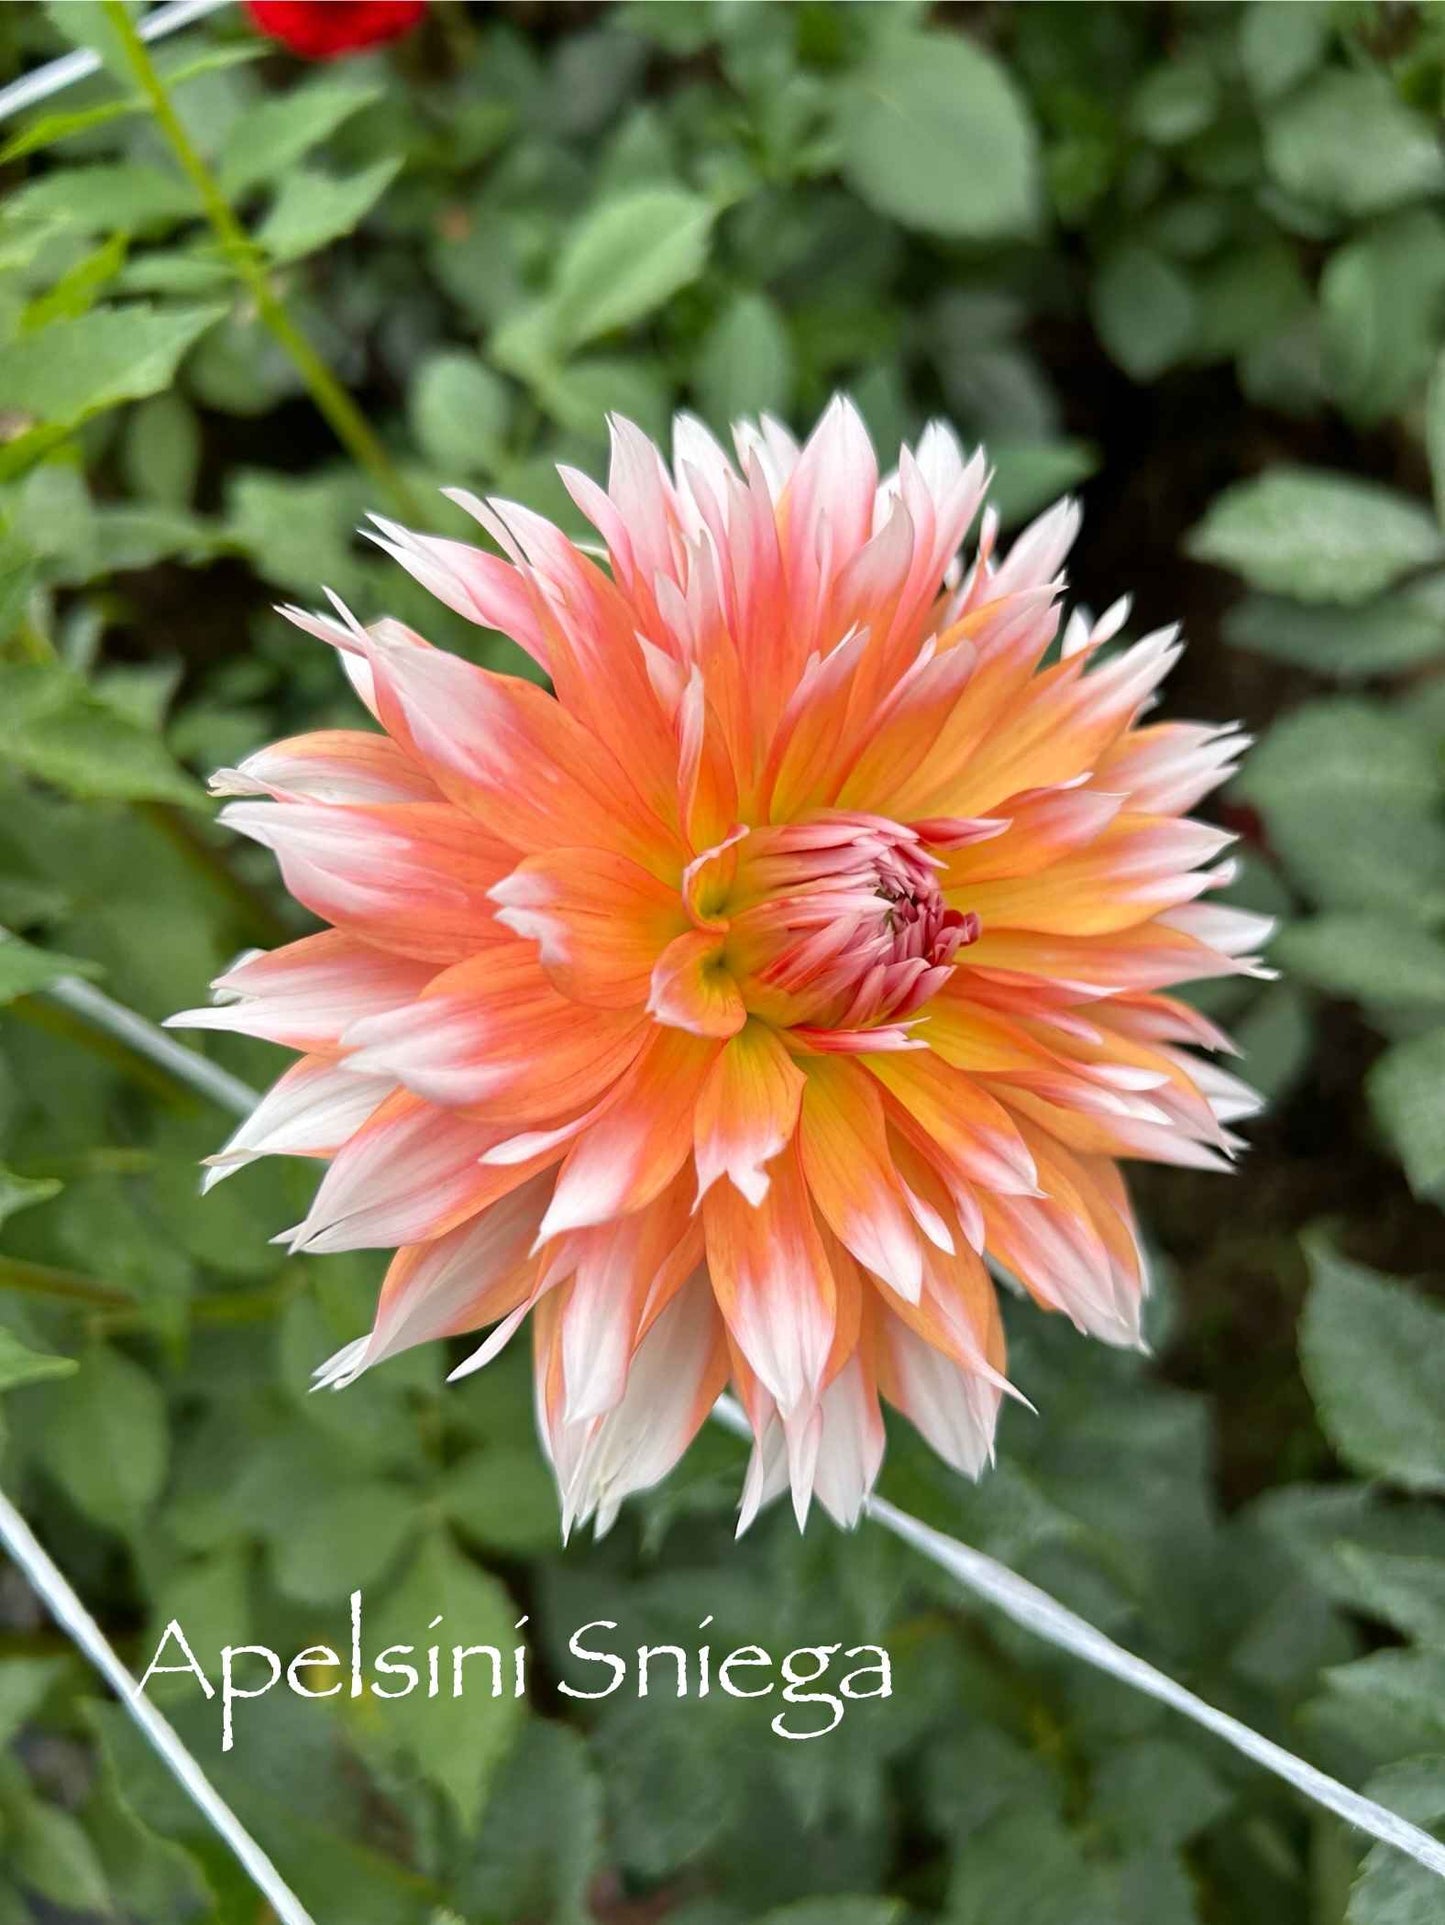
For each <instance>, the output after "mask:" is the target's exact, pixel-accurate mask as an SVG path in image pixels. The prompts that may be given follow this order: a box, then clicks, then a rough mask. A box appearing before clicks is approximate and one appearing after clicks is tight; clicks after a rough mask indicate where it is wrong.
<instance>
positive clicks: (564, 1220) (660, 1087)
mask: <svg viewBox="0 0 1445 1925" xmlns="http://www.w3.org/2000/svg"><path fill="white" fill-rule="evenodd" d="M720 1048H721V1044H719V1043H717V1042H715V1041H713V1040H712V1039H711V1038H708V1037H701V1036H690V1035H688V1033H687V1032H686V1030H681V1029H656V1030H654V1032H653V1034H652V1036H651V1038H650V1039H649V1041H648V1043H647V1045H646V1047H645V1048H644V1050H643V1053H642V1055H641V1056H640V1057H639V1058H638V1059H637V1061H636V1062H635V1063H634V1064H633V1066H632V1068H631V1069H630V1070H629V1071H628V1073H627V1075H626V1077H625V1078H624V1079H623V1081H622V1083H621V1084H620V1085H619V1086H618V1090H617V1094H616V1096H615V1098H614V1099H613V1100H612V1101H611V1102H610V1103H609V1104H608V1105H607V1107H606V1109H605V1110H604V1111H603V1113H602V1115H601V1116H599V1117H598V1119H597V1121H596V1122H594V1123H592V1124H591V1125H589V1127H588V1128H587V1129H586V1130H584V1131H583V1132H582V1134H581V1135H580V1136H579V1137H578V1138H577V1140H576V1142H575V1143H574V1144H573V1146H572V1149H571V1150H570V1151H569V1152H568V1155H567V1160H566V1162H565V1163H564V1164H563V1165H562V1168H561V1171H560V1172H559V1173H558V1177H557V1189H556V1193H555V1194H554V1196H553V1198H552V1205H551V1208H550V1209H549V1210H548V1212H547V1215H546V1218H545V1220H544V1222H543V1224H542V1229H541V1232H540V1235H541V1236H542V1237H543V1238H547V1237H553V1236H557V1235H558V1234H559V1233H560V1232H561V1231H563V1230H577V1229H582V1228H585V1227H586V1226H587V1225H588V1224H592V1223H606V1222H607V1221H608V1219H609V1218H611V1217H616V1216H626V1215H627V1214H628V1213H629V1212H630V1211H632V1210H640V1209H642V1207H643V1206H644V1205H645V1204H648V1203H651V1202H652V1200H653V1198H654V1197H657V1196H660V1195H661V1194H662V1192H663V1191H664V1190H665V1189H666V1188H667V1186H668V1184H669V1183H670V1182H671V1181H672V1179H673V1178H674V1177H675V1176H676V1175H677V1173H678V1171H679V1170H680V1169H681V1168H682V1165H683V1163H684V1161H685V1160H686V1158H687V1155H688V1152H689V1151H690V1150H691V1148H692V1121H693V1111H694V1109H695V1107H696V1104H697V1098H698V1093H699V1091H700V1090H701V1088H702V1085H703V1082H704V1079H705V1078H706V1076H707V1073H708V1071H709V1070H710V1069H711V1067H712V1065H713V1063H714V1061H715V1060H716V1058H717V1053H718V1051H719V1049H720Z"/></svg>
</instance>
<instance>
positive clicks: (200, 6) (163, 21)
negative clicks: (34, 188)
mask: <svg viewBox="0 0 1445 1925" xmlns="http://www.w3.org/2000/svg"><path fill="white" fill-rule="evenodd" d="M230 5H231V0H167V4H166V5H165V6H163V7H153V8H152V9H151V11H150V12H149V13H148V14H147V15H146V17H145V19H144V20H142V21H141V23H140V27H139V29H138V31H139V33H140V37H141V39H142V40H163V39H164V38H165V36H166V35H167V34H168V33H178V32H179V31H180V29H181V28H182V27H189V26H190V24H191V22H192V21H193V20H203V19H204V18H205V16H206V15H207V14H208V13H216V12H218V11H219V10H220V9H221V8H222V7H228V6H230ZM100 67H101V59H100V55H99V54H98V53H93V52H92V51H91V49H90V48H89V47H77V48H76V50H75V52H74V53H67V54H62V55H61V57H60V58H59V60H51V61H49V62H47V64H46V65H45V66H43V67H37V68H35V70H34V72H33V73H28V74H22V75H21V76H20V78H19V79H18V80H12V81H11V83H10V85H9V86H8V87H0V120H9V119H10V117H11V115H12V114H20V113H24V111H25V109H26V108H27V107H37V106H39V104H40V102H41V101H42V100H49V99H50V98H51V96H52V95H54V94H58V93H63V92H64V91H65V89H66V88H67V87H73V86H74V85H75V83H76V81H78V80H86V79H88V78H89V76H90V75H91V74H94V73H99V72H100Z"/></svg>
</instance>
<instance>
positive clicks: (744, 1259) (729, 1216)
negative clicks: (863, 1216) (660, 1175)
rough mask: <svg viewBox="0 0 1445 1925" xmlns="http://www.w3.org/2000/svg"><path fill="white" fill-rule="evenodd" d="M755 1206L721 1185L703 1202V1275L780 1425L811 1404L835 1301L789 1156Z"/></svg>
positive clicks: (823, 1367) (798, 1171)
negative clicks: (781, 1418) (705, 1263)
mask: <svg viewBox="0 0 1445 1925" xmlns="http://www.w3.org/2000/svg"><path fill="white" fill-rule="evenodd" d="M771 1175H772V1181H771V1183H770V1184H769V1185H768V1191H767V1194H766V1196H764V1197H763V1199H762V1200H761V1202H759V1203H756V1204H752V1203H749V1202H747V1201H746V1199H745V1198H744V1197H743V1196H741V1195H740V1194H739V1192H738V1191H737V1190H735V1189H734V1188H733V1187H732V1185H731V1184H729V1183H720V1184H716V1185H715V1186H714V1187H713V1188H712V1189H710V1190H709V1191H708V1193H707V1195H706V1196H705V1197H704V1199H703V1206H702V1207H703V1227H704V1230H705V1231H706V1234H707V1260H708V1272H709V1274H710V1276H711V1277H712V1284H713V1289H714V1290H715V1292H716V1293H717V1300H718V1305H719V1307H720V1308H721V1310H722V1313H723V1317H724V1319H725V1321H726V1323H727V1327H728V1330H729V1332H730V1334H731V1336H732V1338H733V1340H734V1341H735V1343H736V1344H737V1347H738V1349H739V1350H740V1351H741V1352H742V1354H743V1355H744V1357H746V1358H747V1360H748V1362H749V1364H750V1365H751V1366H752V1368H753V1369H754V1370H755V1371H756V1372H757V1375H758V1378H759V1379H760V1381H761V1382H762V1384H763V1386H764V1388H765V1389H766V1390H767V1391H768V1393H769V1395H770V1396H772V1397H773V1398H774V1399H775V1400H776V1402H777V1404H778V1407H779V1409H780V1411H781V1412H782V1413H783V1416H784V1417H785V1418H786V1417H788V1416H790V1415H791V1414H793V1413H794V1412H797V1411H800V1410H802V1409H805V1408H807V1407H809V1406H811V1405H813V1404H815V1403H816V1401H817V1398H818V1394H819V1392H820V1391H821V1390H822V1388H823V1384H824V1381H825V1379H826V1373H827V1367H828V1359H829V1354H830V1352H831V1349H832V1344H833V1330H834V1324H835V1319H836V1315H837V1299H836V1293H835V1288H834V1282H833V1273H832V1271H831V1269H830V1268H829V1266H828V1261H827V1256H826V1254H825V1252H824V1248H823V1240H822V1238H821V1236H820V1235H819V1232H818V1226H817V1224H816V1223H815V1222H814V1221H813V1209H812V1204H811V1202H810V1200H809V1197H808V1188H807V1184H806V1183H805V1182H804V1180H803V1172H802V1166H801V1163H800V1161H799V1158H798V1153H797V1149H796V1147H793V1148H790V1149H788V1150H786V1151H785V1152H784V1153H783V1154H782V1155H781V1156H780V1157H779V1158H778V1159H777V1161H776V1162H775V1163H774V1165H773V1168H772V1172H771Z"/></svg>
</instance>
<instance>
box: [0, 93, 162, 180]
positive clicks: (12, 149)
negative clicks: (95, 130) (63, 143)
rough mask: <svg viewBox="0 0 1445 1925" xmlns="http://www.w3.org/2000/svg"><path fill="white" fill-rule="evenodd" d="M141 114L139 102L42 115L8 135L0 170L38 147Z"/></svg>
mask: <svg viewBox="0 0 1445 1925" xmlns="http://www.w3.org/2000/svg"><path fill="white" fill-rule="evenodd" d="M144 112H145V103H144V101H142V100H139V99H136V100H103V101H101V102H100V103H99V104H98V105H97V106H94V107H78V108H76V109H75V110H74V111H73V112H70V113H64V114H44V115H42V116H41V117H40V119H38V120H32V121H31V122H30V123H29V125H28V126H25V127H22V128H21V130H20V132H19V133H18V134H12V135H11V136H10V138H9V140H7V141H6V143H5V145H4V146H3V147H0V167H8V166H9V165H10V163H11V162H12V161H16V160H23V159H24V158H25V156H26V155H27V154H35V153H38V152H39V151H40V149H41V148H42V147H52V146H54V145H55V143H56V142H57V141H60V140H69V139H70V138H71V137H72V135H75V134H88V133H89V132H90V130H91V128H92V127H104V126H105V125H106V123H107V122H108V121H112V120H124V119H125V118H126V117H127V116H128V115H130V114H139V113H144Z"/></svg>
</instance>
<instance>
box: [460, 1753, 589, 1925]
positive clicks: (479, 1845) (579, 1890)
mask: <svg viewBox="0 0 1445 1925" xmlns="http://www.w3.org/2000/svg"><path fill="white" fill-rule="evenodd" d="M601 1832H602V1793H601V1787H600V1786H599V1784H598V1782H597V1776H596V1772H595V1770H594V1768H593V1766H592V1764H591V1761H590V1760H589V1758H588V1754H587V1746H586V1745H585V1744H584V1742H583V1741H582V1739H581V1738H580V1737H579V1735H578V1734H577V1733H576V1732H575V1731H571V1730H569V1729H568V1728H567V1727H566V1726H565V1725H560V1724H550V1723H543V1722H542V1720H541V1719H539V1718H530V1719H528V1721H527V1723H526V1724H525V1725H524V1726H523V1728H522V1731H521V1735H520V1736H519V1738H518V1740H517V1743H516V1746H515V1748H514V1749H513V1750H512V1751H511V1753H510V1754H509V1755H508V1757H507V1759H506V1761H505V1762H504V1764H503V1765H502V1768H501V1770H500V1771H499V1772H498V1774H497V1779H496V1783H495V1785H494V1787H493V1789H492V1793H491V1796H490V1798H489V1799H488V1801H487V1808H486V1811H485V1813H484V1814H483V1817H482V1824H481V1829H480V1830H479V1832H478V1833H477V1839H476V1843H475V1845H474V1846H473V1847H472V1849H471V1852H470V1854H469V1855H468V1858H467V1862H466V1865H465V1867H464V1868H463V1870H462V1872H461V1875H460V1877H459V1878H458V1880H457V1883H456V1887H455V1890H454V1893H453V1897H454V1900H455V1902H456V1904H457V1905H458V1906H459V1907H460V1908H461V1909H462V1911H463V1912H464V1913H465V1916H466V1918H467V1919H468V1921H469V1922H470V1925H513V1921H514V1920H517V1919H523V1918H528V1919H531V1918H535V1919H544V1918H545V1919H547V1920H548V1921H549V1925H590V1921H591V1918H592V1913H591V1911H590V1910H589V1908H588V1904H587V1892H588V1888H589V1886H590V1885H591V1883H592V1879H593V1876H594V1873H595V1872H596V1870H597V1867H598V1860H599V1855H600V1848H601Z"/></svg>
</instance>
